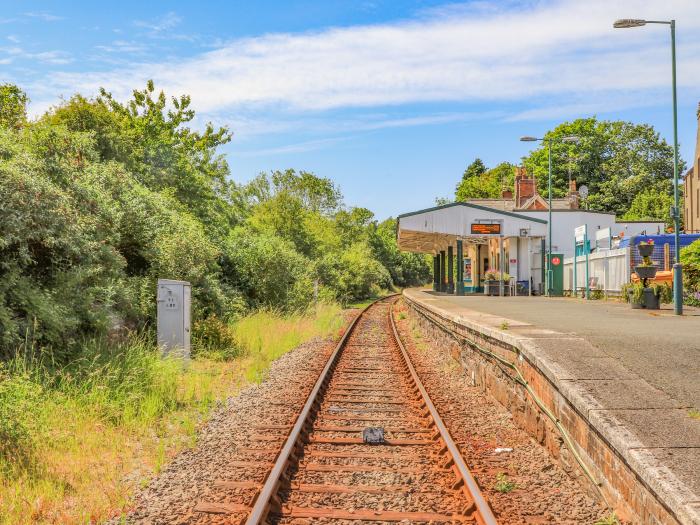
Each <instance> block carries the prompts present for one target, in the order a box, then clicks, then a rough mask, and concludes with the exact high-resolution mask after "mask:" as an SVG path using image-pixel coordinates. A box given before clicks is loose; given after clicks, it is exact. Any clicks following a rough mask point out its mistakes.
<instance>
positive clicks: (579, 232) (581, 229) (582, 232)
mask: <svg viewBox="0 0 700 525" xmlns="http://www.w3.org/2000/svg"><path fill="white" fill-rule="evenodd" d="M586 226H587V225H586V224H583V225H581V226H577V227H576V229H575V230H574V236H575V238H576V243H577V244H583V240H584V239H585V238H586V233H587V230H588V228H587V227H586Z"/></svg>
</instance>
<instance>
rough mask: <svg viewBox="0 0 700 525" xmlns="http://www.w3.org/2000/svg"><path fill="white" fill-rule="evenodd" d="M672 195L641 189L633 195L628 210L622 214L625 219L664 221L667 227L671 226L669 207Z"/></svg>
mask: <svg viewBox="0 0 700 525" xmlns="http://www.w3.org/2000/svg"><path fill="white" fill-rule="evenodd" d="M672 205H673V197H672V196H671V195H669V194H668V193H664V192H659V191H654V190H643V191H641V192H639V193H637V195H635V197H634V199H633V200H632V204H631V205H630V208H629V210H627V213H625V214H624V215H623V216H622V219H623V220H626V221H666V226H667V227H672V226H673V220H672V219H671V215H670V209H671V206H672Z"/></svg>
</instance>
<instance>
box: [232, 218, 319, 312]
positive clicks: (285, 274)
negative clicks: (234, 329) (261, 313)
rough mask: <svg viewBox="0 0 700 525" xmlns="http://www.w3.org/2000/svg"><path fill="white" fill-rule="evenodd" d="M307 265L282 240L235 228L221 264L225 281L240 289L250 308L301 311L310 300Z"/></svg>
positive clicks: (303, 258) (308, 264)
mask: <svg viewBox="0 0 700 525" xmlns="http://www.w3.org/2000/svg"><path fill="white" fill-rule="evenodd" d="M310 266H311V265H310V263H309V261H308V259H307V258H306V257H304V256H303V255H301V254H300V253H298V252H297V251H296V250H295V249H294V246H293V245H292V244H291V243H290V242H289V241H286V240H284V239H281V238H280V237H277V236H276V235H273V234H269V233H254V232H252V231H250V230H249V229H247V228H237V229H235V230H234V231H233V232H232V233H231V236H230V237H229V239H228V241H227V243H226V246H225V247H224V254H223V257H222V261H221V268H222V273H223V279H224V282H225V283H226V284H227V285H229V286H230V287H231V288H235V289H238V290H240V291H241V292H242V293H243V295H244V296H245V298H246V300H247V302H248V306H249V307H250V308H252V309H258V308H279V309H281V310H283V311H286V312H291V311H295V310H304V309H305V308H306V307H307V306H308V305H309V304H311V301H312V299H313V283H312V281H311V276H310Z"/></svg>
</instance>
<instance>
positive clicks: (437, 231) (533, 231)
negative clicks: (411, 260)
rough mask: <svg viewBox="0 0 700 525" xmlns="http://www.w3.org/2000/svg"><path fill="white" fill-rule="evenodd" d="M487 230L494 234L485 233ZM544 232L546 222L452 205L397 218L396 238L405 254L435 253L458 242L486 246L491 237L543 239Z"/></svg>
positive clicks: (480, 207) (468, 205)
mask: <svg viewBox="0 0 700 525" xmlns="http://www.w3.org/2000/svg"><path fill="white" fill-rule="evenodd" d="M475 225H476V226H475ZM485 225H490V226H485ZM496 225H498V226H496ZM489 230H490V231H493V233H487V231H489ZM546 230H547V221H545V220H543V219H537V218H534V217H528V216H525V215H520V214H518V213H513V212H509V211H504V210H497V209H494V208H488V207H486V206H479V205H477V204H471V203H467V202H453V203H450V204H445V205H444V206H436V207H434V208H428V209H425V210H419V211H414V212H411V213H404V214H402V215H399V216H398V217H397V224H396V237H397V242H398V246H399V248H400V249H402V250H404V251H409V252H417V253H433V254H434V253H437V252H439V251H440V250H445V249H446V247H447V246H454V245H455V241H456V240H457V239H461V240H462V241H464V242H466V243H472V244H485V243H486V242H487V241H488V239H489V238H490V237H495V238H498V237H501V236H502V237H523V236H527V237H544V236H545V235H546Z"/></svg>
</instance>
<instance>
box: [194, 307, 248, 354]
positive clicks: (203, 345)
mask: <svg viewBox="0 0 700 525" xmlns="http://www.w3.org/2000/svg"><path fill="white" fill-rule="evenodd" d="M240 353H241V351H240V347H239V345H238V341H237V340H236V334H235V330H234V329H233V327H232V326H231V324H230V323H229V322H226V321H224V320H222V319H220V318H219V317H217V316H216V315H211V316H209V317H207V318H206V319H200V320H198V321H196V322H195V323H194V325H193V326H192V355H193V356H194V357H202V356H206V357H208V358H210V359H215V360H228V359H233V358H234V357H237V356H238V355H240Z"/></svg>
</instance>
